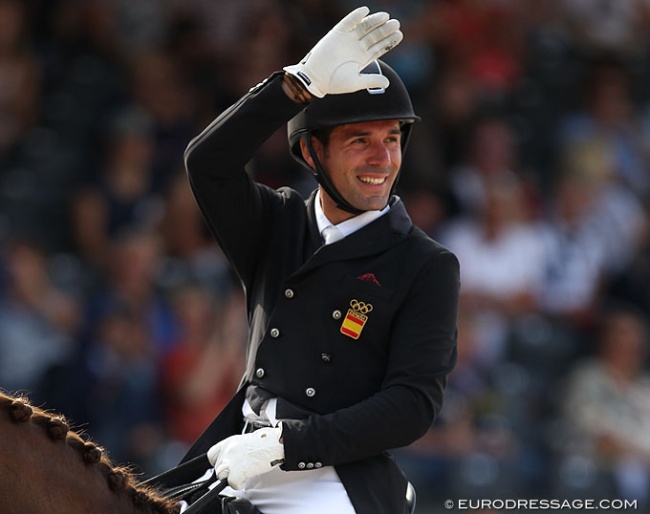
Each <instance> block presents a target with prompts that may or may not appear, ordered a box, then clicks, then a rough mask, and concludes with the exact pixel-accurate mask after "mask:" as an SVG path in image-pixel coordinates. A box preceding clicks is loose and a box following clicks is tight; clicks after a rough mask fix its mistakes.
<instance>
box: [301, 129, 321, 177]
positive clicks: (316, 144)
mask: <svg viewBox="0 0 650 514" xmlns="http://www.w3.org/2000/svg"><path fill="white" fill-rule="evenodd" d="M307 137H310V138H311V144H312V148H313V150H314V152H316V154H318V149H319V148H320V147H321V142H320V141H319V140H318V139H317V138H315V137H314V136H307ZM300 152H301V153H302V158H303V159H304V160H305V162H306V163H307V164H308V165H309V167H310V168H312V169H316V163H315V162H314V156H313V155H312V153H311V152H310V151H309V148H308V147H307V143H306V142H305V139H304V138H303V139H300Z"/></svg>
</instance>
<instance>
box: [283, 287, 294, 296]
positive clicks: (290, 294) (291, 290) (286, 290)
mask: <svg viewBox="0 0 650 514" xmlns="http://www.w3.org/2000/svg"><path fill="white" fill-rule="evenodd" d="M284 296H286V297H287V298H293V289H285V290H284Z"/></svg>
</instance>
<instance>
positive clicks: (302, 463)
mask: <svg viewBox="0 0 650 514" xmlns="http://www.w3.org/2000/svg"><path fill="white" fill-rule="evenodd" d="M305 466H306V464H305V463H304V462H299V463H298V469H305Z"/></svg>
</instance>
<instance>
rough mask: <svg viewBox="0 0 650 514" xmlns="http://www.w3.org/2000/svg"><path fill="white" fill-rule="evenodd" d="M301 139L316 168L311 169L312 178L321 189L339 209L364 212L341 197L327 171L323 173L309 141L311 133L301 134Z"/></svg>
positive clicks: (353, 212)
mask: <svg viewBox="0 0 650 514" xmlns="http://www.w3.org/2000/svg"><path fill="white" fill-rule="evenodd" d="M302 140H303V141H304V142H305V145H307V150H309V155H310V156H311V158H312V159H313V161H314V166H315V168H316V169H312V174H313V175H314V178H315V179H316V181H317V182H318V183H319V184H320V185H321V186H322V187H323V189H324V190H325V192H326V193H327V194H328V195H329V196H330V198H331V199H332V200H334V202H336V206H337V207H338V208H339V209H342V210H344V211H346V212H349V213H350V214H354V215H357V214H361V213H363V212H364V211H363V210H361V209H357V208H356V207H354V206H353V205H351V204H350V203H349V202H348V201H347V200H346V199H345V198H343V195H342V194H341V193H339V192H338V190H337V189H336V188H335V187H334V184H332V181H331V180H330V179H329V177H328V176H327V173H325V170H324V169H323V165H322V164H321V162H320V160H319V159H318V156H317V155H316V150H314V145H313V144H312V142H311V135H310V134H309V133H307V134H303V135H302Z"/></svg>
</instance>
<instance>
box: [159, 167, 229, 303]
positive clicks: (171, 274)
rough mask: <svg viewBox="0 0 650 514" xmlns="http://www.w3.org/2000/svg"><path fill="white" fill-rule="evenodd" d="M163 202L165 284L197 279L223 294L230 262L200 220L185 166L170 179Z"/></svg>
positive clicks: (181, 283) (161, 230)
mask: <svg viewBox="0 0 650 514" xmlns="http://www.w3.org/2000/svg"><path fill="white" fill-rule="evenodd" d="M163 202H164V213H163V216H162V219H161V223H160V226H159V231H160V235H161V237H162V239H163V245H164V251H165V256H164V265H163V270H162V276H161V277H160V280H161V281H162V282H163V285H164V287H165V288H173V287H177V286H179V285H183V284H185V283H187V282H193V281H200V282H201V284H203V286H205V287H209V288H210V289H212V291H213V293H214V294H216V295H217V296H220V295H221V294H226V293H227V291H228V290H229V287H230V285H231V280H232V274H231V271H230V266H229V265H228V262H227V260H226V257H225V256H224V254H223V252H222V251H221V249H220V248H219V246H218V245H217V244H216V243H215V241H214V239H213V237H212V236H211V235H210V233H209V231H208V228H207V226H206V224H205V222H204V221H203V217H202V216H201V212H200V211H199V208H198V206H197V205H196V201H195V200H194V196H193V195H192V192H191V190H190V186H189V183H188V181H187V175H186V173H185V170H181V171H179V172H178V173H177V174H176V176H175V177H174V178H173V179H172V181H171V182H170V184H169V188H168V189H167V194H166V195H165V196H164V197H163Z"/></svg>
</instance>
